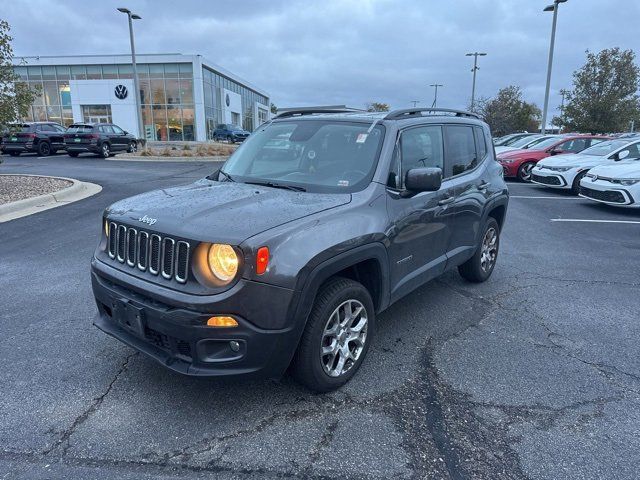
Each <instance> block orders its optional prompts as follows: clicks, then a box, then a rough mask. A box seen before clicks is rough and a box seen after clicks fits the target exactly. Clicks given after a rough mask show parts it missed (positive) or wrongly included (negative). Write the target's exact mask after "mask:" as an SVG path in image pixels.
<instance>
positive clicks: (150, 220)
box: [138, 215, 158, 225]
mask: <svg viewBox="0 0 640 480" xmlns="http://www.w3.org/2000/svg"><path fill="white" fill-rule="evenodd" d="M138 221H139V222H142V223H146V224H147V225H153V224H154V223H156V222H157V221H158V219H157V218H151V217H147V216H146V215H145V216H144V217H140V218H139V219H138Z"/></svg>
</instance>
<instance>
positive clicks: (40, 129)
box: [36, 125, 47, 132]
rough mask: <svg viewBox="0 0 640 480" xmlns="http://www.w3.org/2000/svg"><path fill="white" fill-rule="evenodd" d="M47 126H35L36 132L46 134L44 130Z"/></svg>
mask: <svg viewBox="0 0 640 480" xmlns="http://www.w3.org/2000/svg"><path fill="white" fill-rule="evenodd" d="M46 126H47V125H37V126H36V132H46V131H47V129H46V128H45V127H46Z"/></svg>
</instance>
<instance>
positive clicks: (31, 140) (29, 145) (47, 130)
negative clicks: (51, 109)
mask: <svg viewBox="0 0 640 480" xmlns="http://www.w3.org/2000/svg"><path fill="white" fill-rule="evenodd" d="M63 135H64V127H63V126H62V125H60V124H58V123H54V122H27V123H18V124H15V125H10V126H9V128H8V130H7V132H6V133H5V134H4V135H3V136H2V151H3V152H4V153H8V154H9V155H12V156H14V157H17V156H18V155H20V154H21V153H37V154H38V155H40V156H43V157H46V156H48V155H51V154H52V153H56V150H59V149H62V148H64V140H63Z"/></svg>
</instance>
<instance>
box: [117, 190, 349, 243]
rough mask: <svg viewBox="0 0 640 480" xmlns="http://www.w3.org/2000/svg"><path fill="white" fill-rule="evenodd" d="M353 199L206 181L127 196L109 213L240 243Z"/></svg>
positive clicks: (128, 221) (175, 232) (206, 238)
mask: <svg viewBox="0 0 640 480" xmlns="http://www.w3.org/2000/svg"><path fill="white" fill-rule="evenodd" d="M350 201H351V195H350V194H346V193H344V194H343V193H337V194H336V193H331V194H324V193H307V192H294V191H291V190H283V189H278V188H271V187H262V186H258V185H247V184H244V183H234V182H214V181H212V180H208V179H202V180H198V181H197V182H195V183H192V184H190V185H184V186H178V187H172V188H165V189H162V190H153V191H151V192H147V193H143V194H141V195H136V196H134V197H130V198H126V199H124V200H121V201H119V202H116V203H114V204H113V205H111V206H110V207H109V208H107V212H106V214H107V216H108V218H109V219H110V220H114V221H116V222H117V221H122V222H123V223H126V224H128V225H131V226H134V227H136V226H137V227H139V228H145V229H148V230H150V231H156V232H161V233H166V234H171V235H175V236H178V237H183V238H188V239H192V240H200V241H209V242H219V243H228V244H231V245H239V244H240V243H242V242H243V241H244V240H246V239H247V238H249V237H252V236H254V235H257V234H258V233H261V232H263V231H265V230H268V229H270V228H274V227H277V226H279V225H282V224H284V223H287V222H291V221H293V220H297V219H299V218H302V217H306V216H308V215H312V214H314V213H318V212H321V211H323V210H328V209H331V208H335V207H338V206H340V205H345V204H347V203H349V202H350ZM145 217H146V218H145ZM143 219H144V221H143Z"/></svg>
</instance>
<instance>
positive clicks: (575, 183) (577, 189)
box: [571, 170, 587, 195]
mask: <svg viewBox="0 0 640 480" xmlns="http://www.w3.org/2000/svg"><path fill="white" fill-rule="evenodd" d="M586 174H587V170H585V171H584V172H580V173H578V174H577V175H576V178H574V180H573V183H572V184H571V193H573V194H574V195H578V194H579V193H580V180H582V179H583V178H584V176H585V175H586Z"/></svg>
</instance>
